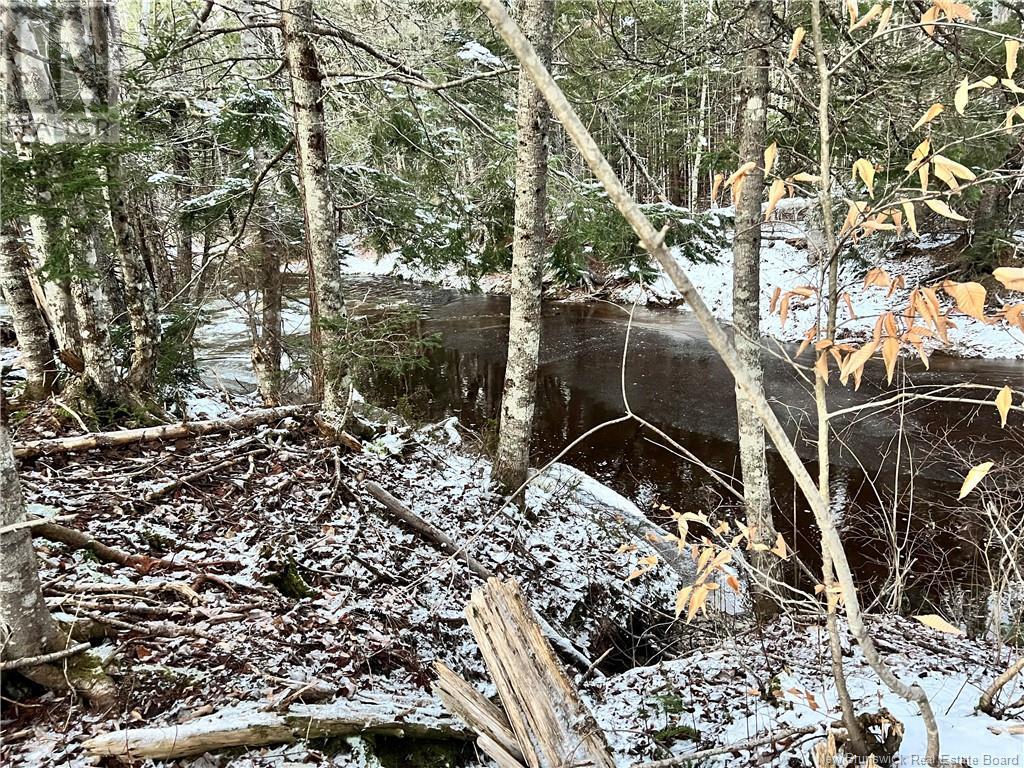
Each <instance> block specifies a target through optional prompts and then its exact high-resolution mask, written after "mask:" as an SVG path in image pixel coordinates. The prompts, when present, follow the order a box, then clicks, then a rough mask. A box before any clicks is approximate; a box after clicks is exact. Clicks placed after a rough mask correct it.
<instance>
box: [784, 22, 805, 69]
mask: <svg viewBox="0 0 1024 768" xmlns="http://www.w3.org/2000/svg"><path fill="white" fill-rule="evenodd" d="M805 34H807V31H806V30H805V29H804V28H803V27H797V28H796V29H794V30H793V40H792V42H791V43H790V44H789V57H788V58H787V59H786V61H795V60H796V57H797V55H798V54H799V53H800V43H802V42H803V39H804V35H805Z"/></svg>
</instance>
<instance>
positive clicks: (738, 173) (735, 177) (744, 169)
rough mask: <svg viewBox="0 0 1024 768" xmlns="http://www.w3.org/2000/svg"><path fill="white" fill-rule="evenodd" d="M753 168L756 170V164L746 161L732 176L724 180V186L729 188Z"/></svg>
mask: <svg viewBox="0 0 1024 768" xmlns="http://www.w3.org/2000/svg"><path fill="white" fill-rule="evenodd" d="M755 168H757V163H755V162H754V161H753V160H748V161H747V162H745V163H744V164H743V165H741V166H740V167H739V168H737V169H736V170H735V171H733V173H732V175H731V176H730V177H729V178H728V179H726V181H725V186H727V187H731V186H732V185H733V184H735V183H736V182H737V181H739V180H740V179H742V178H743V177H744V176H746V175H747V174H748V173H750V172H751V171H752V170H754V169H755Z"/></svg>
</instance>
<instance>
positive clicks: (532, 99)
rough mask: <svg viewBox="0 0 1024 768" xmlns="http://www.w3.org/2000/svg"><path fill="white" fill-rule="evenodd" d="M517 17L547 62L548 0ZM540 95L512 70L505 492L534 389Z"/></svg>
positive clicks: (543, 214) (522, 464) (541, 227)
mask: <svg viewBox="0 0 1024 768" xmlns="http://www.w3.org/2000/svg"><path fill="white" fill-rule="evenodd" d="M520 7H521V9H522V24H523V28H524V30H525V33H526V35H527V37H528V38H529V39H530V40H531V42H532V43H533V45H534V47H535V48H536V50H537V52H538V55H539V56H540V57H541V60H542V61H543V62H544V64H545V66H547V65H548V64H550V62H551V44H552V42H551V37H552V28H553V22H554V0H522V4H521V6H520ZM550 121H551V117H550V112H549V110H548V106H547V103H546V102H545V101H544V97H543V96H542V95H541V94H540V92H539V91H538V90H537V87H536V86H535V85H534V84H533V81H532V80H531V79H530V75H529V73H527V72H523V71H521V72H520V73H519V101H518V106H517V112H516V192H515V235H514V239H513V242H512V295H511V304H510V307H509V334H508V361H507V364H506V368H505V386H504V392H503V394H502V400H501V424H500V428H499V432H498V452H497V457H496V458H495V460H494V467H493V469H492V477H493V479H494V480H495V481H496V482H497V484H498V486H499V487H500V488H502V489H504V490H505V491H507V492H512V491H515V490H517V489H518V488H519V487H520V486H521V485H522V484H523V483H524V482H525V481H526V474H527V471H528V469H529V462H530V438H531V436H532V433H533V414H534V408H535V406H536V395H537V365H538V356H539V354H540V333H541V294H542V292H543V276H544V261H545V256H546V252H547V220H546V219H547V177H548V127H549V125H550Z"/></svg>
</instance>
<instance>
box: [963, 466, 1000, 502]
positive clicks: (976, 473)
mask: <svg viewBox="0 0 1024 768" xmlns="http://www.w3.org/2000/svg"><path fill="white" fill-rule="evenodd" d="M992 467H993V463H992V462H991V461H986V462H985V463H983V464H979V465H978V466H976V467H971V471H970V472H968V473H967V477H965V478H964V484H963V485H962V486H960V495H959V496H957V499H958V500H959V499H962V498H963V497H964V496H966V495H967V494H968V493H970V492H971V491H973V490H974V489H975V488H976V487H977V485H978V483H980V482H981V481H982V480H984V479H985V475H987V474H988V471H989V470H990V469H992Z"/></svg>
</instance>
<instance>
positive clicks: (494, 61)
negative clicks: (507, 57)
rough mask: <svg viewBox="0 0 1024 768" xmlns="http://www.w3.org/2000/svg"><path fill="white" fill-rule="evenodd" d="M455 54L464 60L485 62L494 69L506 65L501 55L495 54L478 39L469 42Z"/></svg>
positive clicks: (484, 63)
mask: <svg viewBox="0 0 1024 768" xmlns="http://www.w3.org/2000/svg"><path fill="white" fill-rule="evenodd" d="M455 55H456V56H457V57H458V58H460V59H462V60H463V61H472V62H475V63H477V64H483V65H485V66H488V67H491V68H492V69H495V68H497V67H501V66H504V62H502V60H501V57H499V56H495V55H494V54H493V53H491V51H490V50H489V49H488V48H487V47H486V46H484V45H482V44H480V43H478V42H477V41H476V40H470V41H469V42H467V43H466V44H465V45H463V46H462V48H461V49H460V50H459V51H457V52H456V54H455Z"/></svg>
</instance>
